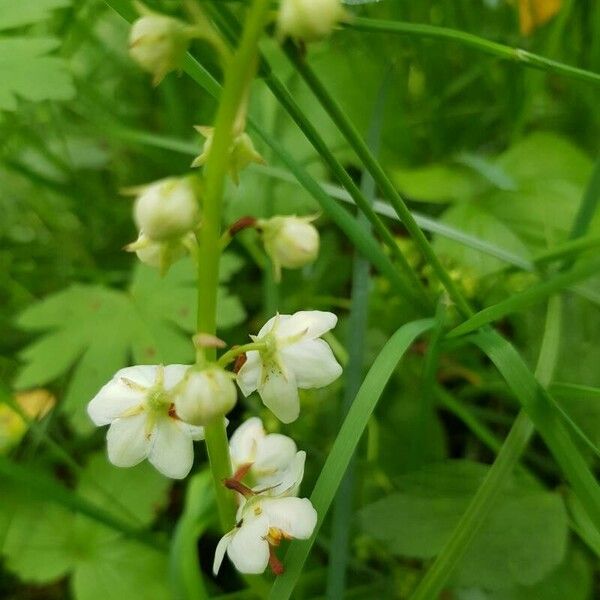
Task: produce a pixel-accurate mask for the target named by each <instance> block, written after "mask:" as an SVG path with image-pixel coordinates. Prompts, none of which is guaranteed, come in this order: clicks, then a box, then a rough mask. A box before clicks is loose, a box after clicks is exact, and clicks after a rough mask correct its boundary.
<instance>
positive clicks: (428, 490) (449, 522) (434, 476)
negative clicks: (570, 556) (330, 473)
mask: <svg viewBox="0 0 600 600" xmlns="http://www.w3.org/2000/svg"><path fill="white" fill-rule="evenodd" d="M487 471H488V467H487V466H486V465H481V464H477V463H472V462H469V461H448V462H445V463H440V464H434V465H430V466H427V467H424V468H423V469H421V470H419V471H416V472H414V473H409V474H407V475H404V476H402V477H401V478H400V479H399V482H398V487H399V488H400V490H401V491H400V492H398V493H395V494H392V495H391V496H388V497H387V498H385V499H383V500H380V501H378V502H375V503H374V504H372V505H370V506H367V507H366V508H364V509H362V510H361V511H360V513H359V519H360V523H361V526H362V528H363V530H364V531H365V532H366V533H368V534H370V535H372V536H373V537H375V538H376V539H378V540H379V541H381V542H382V543H383V544H384V545H385V546H386V547H387V548H388V549H389V550H390V551H391V552H394V553H396V554H399V555H401V556H406V557H409V558H421V559H428V558H432V557H434V556H436V555H437V554H438V553H439V551H440V550H441V549H442V548H443V546H444V544H445V542H446V541H447V539H448V538H449V537H450V535H451V534H452V531H453V530H454V528H455V527H456V525H457V523H458V522H459V520H460V517H461V516H462V514H463V513H464V511H465V510H466V508H467V506H468V504H469V502H470V499H471V497H472V495H473V494H474V493H475V491H476V490H477V488H478V487H479V485H480V484H481V482H482V481H483V478H484V477H485V475H486V473H487ZM495 506H496V508H495V509H494V511H493V512H492V513H491V514H490V517H489V519H488V521H487V522H486V523H485V524H483V525H482V528H481V529H480V530H479V531H478V533H477V534H476V536H475V538H474V539H473V541H472V543H471V546H470V547H469V549H468V550H467V552H466V553H465V556H464V557H463V558H462V559H461V561H460V563H459V565H458V567H457V570H456V572H455V574H454V581H455V582H456V584H457V585H464V586H481V587H485V588H487V589H498V588H502V587H507V586H511V585H517V584H523V585H530V584H533V583H535V582H537V581H539V580H541V579H542V578H543V577H545V576H546V575H547V574H548V573H550V572H551V571H552V569H554V568H555V567H556V566H557V565H558V564H560V562H561V561H562V559H563V556H564V551H565V547H566V543H567V534H568V527H567V515H566V510H565V507H564V504H563V501H562V499H561V497H560V496H559V495H558V494H555V493H550V492H545V491H540V490H538V489H536V488H533V489H532V488H531V487H526V486H525V485H524V483H523V482H519V481H516V480H514V479H513V480H511V481H510V482H509V483H508V485H507V486H506V488H505V489H504V490H503V493H502V494H501V495H500V496H499V498H498V501H497V504H496V505H495Z"/></svg>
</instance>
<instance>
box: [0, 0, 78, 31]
mask: <svg viewBox="0 0 600 600" xmlns="http://www.w3.org/2000/svg"><path fill="white" fill-rule="evenodd" d="M69 4H71V0H19V2H15V1H14V0H0V15H2V20H0V30H3V29H11V28H13V27H22V26H23V25H30V24H31V23H37V22H38V21H43V20H44V19H46V18H47V17H48V16H49V15H50V13H51V12H52V11H53V10H55V9H57V8H63V7H65V6H69Z"/></svg>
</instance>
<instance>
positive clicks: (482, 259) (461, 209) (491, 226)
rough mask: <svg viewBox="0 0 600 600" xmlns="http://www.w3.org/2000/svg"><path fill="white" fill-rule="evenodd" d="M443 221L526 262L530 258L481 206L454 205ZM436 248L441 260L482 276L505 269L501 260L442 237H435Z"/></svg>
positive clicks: (514, 236) (518, 240)
mask: <svg viewBox="0 0 600 600" xmlns="http://www.w3.org/2000/svg"><path fill="white" fill-rule="evenodd" d="M441 222H442V223H444V224H446V225H450V226H451V227H455V228H457V229H460V230H461V231H464V232H465V233H467V234H471V235H474V236H475V237H477V238H479V239H482V240H485V241H486V242H488V243H491V244H493V245H495V246H498V247H500V248H502V249H503V250H505V251H508V252H510V253H511V254H512V255H514V256H518V257H519V258H522V259H523V260H529V259H530V258H531V253H530V252H529V250H528V249H527V246H525V244H524V243H523V242H522V241H521V240H520V239H519V238H518V237H517V236H516V235H515V234H514V233H513V232H512V231H511V230H510V229H509V228H508V227H507V226H506V225H505V224H504V223H502V221H500V220H499V219H498V218H496V217H495V216H494V215H493V214H491V213H490V212H488V211H486V210H485V209H482V208H480V207H479V205H478V204H475V203H467V202H464V203H460V204H457V205H455V206H452V207H451V208H449V209H448V210H447V211H446V212H445V213H444V215H443V216H442V218H441ZM433 247H434V249H435V250H436V251H437V252H438V253H439V255H440V256H441V257H444V258H446V259H447V260H450V261H451V262H452V263H455V264H457V265H459V266H461V267H466V268H468V269H471V270H472V271H473V272H474V273H475V274H476V275H479V276H484V275H489V274H490V273H495V272H497V271H500V270H502V269H504V268H505V266H506V263H505V262H504V261H502V260H500V259H499V258H495V257H494V256H490V255H488V254H483V253H482V252H479V251H477V250H475V249H473V248H470V247H469V246H466V245H465V244H463V243H460V242H457V241H454V240H451V239H449V238H446V237H441V236H439V235H437V236H436V237H435V240H434V244H433Z"/></svg>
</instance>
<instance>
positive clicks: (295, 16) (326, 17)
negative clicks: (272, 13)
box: [277, 0, 346, 42]
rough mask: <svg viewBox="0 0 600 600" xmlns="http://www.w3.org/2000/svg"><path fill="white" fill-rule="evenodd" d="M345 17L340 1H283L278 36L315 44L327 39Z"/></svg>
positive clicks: (280, 9)
mask: <svg viewBox="0 0 600 600" xmlns="http://www.w3.org/2000/svg"><path fill="white" fill-rule="evenodd" d="M345 17H346V11H345V10H344V9H343V7H342V3H341V2H340V0H281V5H280V7H279V15H278V17H277V36H278V37H279V39H285V38H287V37H291V38H293V39H294V40H297V41H299V40H302V41H303V42H315V41H318V40H322V39H324V38H326V37H327V36H328V35H329V34H330V33H331V32H332V31H333V28H334V27H335V26H336V25H337V23H339V22H340V21H342V20H343V19H344V18H345Z"/></svg>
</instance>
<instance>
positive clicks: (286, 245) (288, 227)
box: [257, 216, 319, 279]
mask: <svg viewBox="0 0 600 600" xmlns="http://www.w3.org/2000/svg"><path fill="white" fill-rule="evenodd" d="M314 219H315V217H295V216H289V217H283V216H277V217H272V218H271V219H267V220H259V221H258V222H257V226H258V228H259V229H260V230H261V231H262V235H263V243H264V246H265V251H266V252H267V254H268V255H269V256H270V257H271V260H272V261H273V266H274V268H275V274H276V277H277V279H279V278H280V277H281V268H282V267H283V268H285V269H300V268H301V267H304V266H305V265H308V264H310V263H312V262H314V261H315V260H316V259H317V256H318V255H319V232H318V230H317V228H316V227H315V226H314V225H313V224H312V223H311V221H313V220H314Z"/></svg>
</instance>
